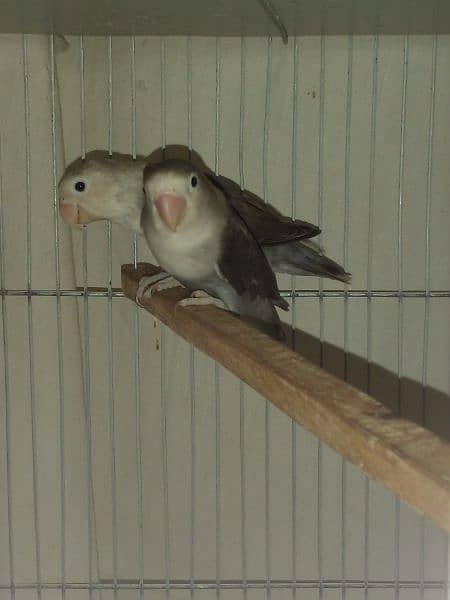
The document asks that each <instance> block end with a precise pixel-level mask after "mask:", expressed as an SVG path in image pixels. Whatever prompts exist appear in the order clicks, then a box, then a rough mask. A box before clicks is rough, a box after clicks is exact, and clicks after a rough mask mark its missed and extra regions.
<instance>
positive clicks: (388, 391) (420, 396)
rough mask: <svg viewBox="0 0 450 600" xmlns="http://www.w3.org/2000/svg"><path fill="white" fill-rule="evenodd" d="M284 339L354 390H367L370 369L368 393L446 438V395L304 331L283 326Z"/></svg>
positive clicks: (449, 425)
mask: <svg viewBox="0 0 450 600" xmlns="http://www.w3.org/2000/svg"><path fill="white" fill-rule="evenodd" d="M286 342H287V344H288V345H289V346H290V348H293V349H294V350H295V352H296V353H297V354H299V355H300V356H302V357H304V358H307V359H308V360H310V361H311V362H312V363H314V364H316V365H317V366H320V360H321V352H322V360H323V365H322V366H323V368H324V369H325V370H326V371H327V372H328V373H331V374H332V375H335V376H336V377H338V378H339V379H342V380H344V381H347V382H348V383H351V384H352V385H353V386H355V387H356V388H357V389H359V390H361V391H363V392H367V391H368V380H369V371H370V395H371V396H373V397H374V398H376V400H378V401H379V402H381V403H382V404H384V405H385V406H386V407H387V408H389V410H391V411H392V412H393V413H394V414H396V415H398V416H401V417H403V418H405V419H409V420H411V421H414V422H415V423H418V424H419V425H424V426H425V427H426V428H427V429H429V430H430V431H432V432H433V433H436V434H437V435H439V436H441V437H442V438H444V439H445V440H447V441H450V396H449V395H448V394H445V393H443V392H440V391H438V390H436V389H434V388H431V387H425V388H424V386H422V384H421V383H420V382H418V381H414V380H412V379H408V378H399V377H398V376H397V375H396V374H395V373H392V372H391V371H388V370H387V369H385V368H383V367H380V366H379V365H377V364H374V363H371V364H370V367H369V363H368V362H367V360H366V359H365V358H363V357H361V356H356V355H355V354H351V353H347V354H346V353H345V352H344V350H343V349H342V348H339V347H337V346H334V345H332V344H329V343H327V342H323V343H322V344H321V342H320V340H319V339H318V338H316V337H314V336H312V335H309V334H308V333H305V332H304V331H300V330H298V329H295V330H292V328H290V327H286Z"/></svg>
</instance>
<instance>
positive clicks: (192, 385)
mask: <svg viewBox="0 0 450 600" xmlns="http://www.w3.org/2000/svg"><path fill="white" fill-rule="evenodd" d="M186 103H187V106H186V109H187V143H188V149H189V158H191V157H192V38H191V37H190V36H188V37H187V38H186ZM195 391H196V389H195V348H194V346H193V344H190V346H189V395H190V403H191V423H190V435H191V465H190V466H191V484H190V486H191V497H190V504H191V506H190V538H191V539H190V556H189V578H190V583H191V589H190V597H191V598H193V597H194V581H195V522H196V514H195V500H196V497H195V484H196V468H195V465H196V437H195V436H196V427H195V419H196V403H195Z"/></svg>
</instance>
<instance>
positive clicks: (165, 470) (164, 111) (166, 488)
mask: <svg viewBox="0 0 450 600" xmlns="http://www.w3.org/2000/svg"><path fill="white" fill-rule="evenodd" d="M160 88H161V146H162V148H163V154H164V153H165V148H166V132H167V107H166V40H165V38H164V37H161V40H160ZM166 351H167V350H166V328H165V325H164V324H163V323H161V447H162V452H161V463H162V464H161V474H162V485H163V497H164V575H165V589H166V597H167V598H169V596H170V520H169V474H168V464H167V390H166V367H167V364H166Z"/></svg>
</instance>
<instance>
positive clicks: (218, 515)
mask: <svg viewBox="0 0 450 600" xmlns="http://www.w3.org/2000/svg"><path fill="white" fill-rule="evenodd" d="M220 77H221V44H220V38H219V36H217V37H216V98H215V100H216V111H215V148H214V172H215V174H216V175H218V174H219V163H220V108H221V106H220V92H221V79H220ZM214 396H215V409H216V415H215V417H216V419H215V421H216V422H215V426H216V431H215V438H216V449H215V450H216V598H217V599H219V598H220V589H221V584H220V582H221V576H222V571H221V559H222V553H221V542H222V527H221V491H222V488H221V468H220V465H221V443H220V441H221V440H220V434H221V429H220V417H221V413H220V408H221V404H220V401H221V395H220V367H219V363H218V362H217V361H214Z"/></svg>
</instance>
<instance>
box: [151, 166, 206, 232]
mask: <svg viewBox="0 0 450 600" xmlns="http://www.w3.org/2000/svg"><path fill="white" fill-rule="evenodd" d="M144 192H145V195H146V198H147V202H148V205H149V208H150V213H151V215H152V217H153V221H154V223H155V225H156V227H158V228H164V229H166V230H168V231H169V232H172V233H175V232H176V231H178V230H180V229H184V228H185V227H186V226H188V225H189V223H191V222H192V221H193V220H194V219H195V214H196V212H197V210H198V209H199V208H200V207H201V205H202V203H204V201H205V199H206V197H207V196H205V192H206V193H208V192H209V186H208V182H207V180H206V178H205V177H204V176H203V174H202V173H201V172H200V170H199V169H196V168H195V167H194V166H193V165H192V164H191V163H190V162H188V161H184V160H166V161H164V162H161V163H158V164H156V165H153V164H150V165H147V167H146V169H145V171H144Z"/></svg>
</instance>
